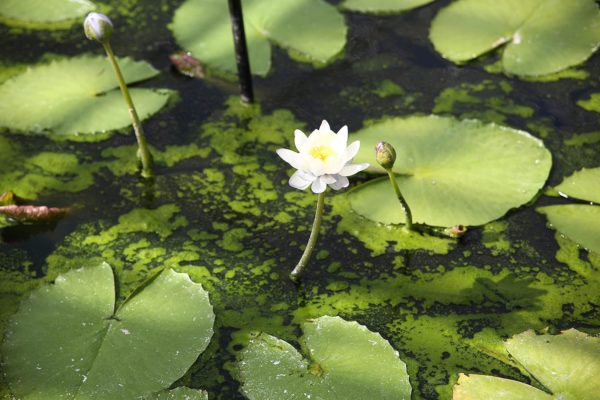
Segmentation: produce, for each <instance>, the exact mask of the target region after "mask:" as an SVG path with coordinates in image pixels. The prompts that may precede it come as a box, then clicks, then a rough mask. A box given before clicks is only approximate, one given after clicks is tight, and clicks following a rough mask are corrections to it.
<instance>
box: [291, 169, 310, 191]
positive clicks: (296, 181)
mask: <svg viewBox="0 0 600 400" xmlns="http://www.w3.org/2000/svg"><path fill="white" fill-rule="evenodd" d="M315 179H316V177H315V176H313V175H311V174H307V173H306V172H304V171H296V172H294V175H292V176H291V177H290V181H289V184H290V186H291V187H293V188H296V189H300V190H304V189H306V188H307V187H308V186H309V185H310V184H311V183H312V182H313V181H314V180H315Z"/></svg>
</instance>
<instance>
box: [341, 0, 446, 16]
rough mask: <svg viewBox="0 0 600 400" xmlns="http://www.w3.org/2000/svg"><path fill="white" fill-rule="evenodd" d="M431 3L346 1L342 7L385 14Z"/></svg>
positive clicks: (418, 0) (424, 0)
mask: <svg viewBox="0 0 600 400" xmlns="http://www.w3.org/2000/svg"><path fill="white" fill-rule="evenodd" d="M432 1H434V0H346V1H344V2H343V3H342V7H343V8H345V9H347V10H352V11H358V12H364V13H375V14H387V13H394V12H400V11H406V10H411V9H413V8H417V7H421V6H424V5H425V4H429V3H431V2H432Z"/></svg>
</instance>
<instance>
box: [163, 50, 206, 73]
mask: <svg viewBox="0 0 600 400" xmlns="http://www.w3.org/2000/svg"><path fill="white" fill-rule="evenodd" d="M169 60H170V61H171V64H173V66H174V67H175V69H177V71H178V72H179V73H180V74H182V75H185V76H189V77H190V78H199V79H202V78H204V76H205V73H204V67H203V66H202V63H201V62H200V61H199V60H197V59H195V58H194V56H192V54H191V53H189V52H187V51H178V52H176V53H173V54H171V55H170V56H169Z"/></svg>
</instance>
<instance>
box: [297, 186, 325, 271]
mask: <svg viewBox="0 0 600 400" xmlns="http://www.w3.org/2000/svg"><path fill="white" fill-rule="evenodd" d="M324 209H325V192H321V193H319V196H318V198H317V210H316V211H315V220H314V221H313V226H312V229H311V231H310V236H309V238H308V243H307V244H306V248H305V249H304V253H302V257H300V261H298V264H296V267H294V269H293V270H292V272H291V273H290V279H291V280H293V281H294V282H297V281H298V280H299V279H300V276H301V275H302V273H303V272H304V268H305V267H306V265H307V264H308V260H310V256H311V254H312V252H313V250H314V249H315V245H316V243H317V238H318V236H319V229H320V228H321V220H322V219H323V210H324Z"/></svg>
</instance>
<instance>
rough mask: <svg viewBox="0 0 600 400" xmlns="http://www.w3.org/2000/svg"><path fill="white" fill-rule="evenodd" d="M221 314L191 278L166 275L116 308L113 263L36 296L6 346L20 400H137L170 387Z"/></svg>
mask: <svg viewBox="0 0 600 400" xmlns="http://www.w3.org/2000/svg"><path fill="white" fill-rule="evenodd" d="M213 322H214V314H213V311H212V306H211V305H210V303H209V300H208V294H207V293H206V292H205V291H204V290H203V289H202V286H201V285H199V284H196V283H194V282H192V281H191V280H190V278H189V277H188V276H187V275H186V274H180V273H176V272H174V271H172V270H166V271H164V272H162V273H161V274H160V275H159V276H158V277H157V278H156V279H154V280H153V281H152V282H151V283H149V284H148V286H146V287H145V288H143V290H141V291H139V292H137V293H135V294H134V295H133V296H132V297H130V298H129V299H127V301H126V302H125V303H124V304H122V305H121V306H119V307H118V308H117V310H116V311H115V283H114V277H113V273H112V269H111V268H110V266H109V265H108V264H106V263H102V264H100V265H98V266H94V267H86V268H81V269H78V270H72V271H70V272H68V273H66V274H64V275H61V276H59V277H58V278H56V281H55V283H54V284H53V285H49V286H44V287H41V288H39V289H37V290H36V291H34V292H33V293H32V294H31V297H30V298H29V299H28V300H26V301H25V302H24V303H23V304H22V305H21V307H20V309H19V311H18V313H17V314H16V315H15V316H14V317H13V318H12V320H11V322H10V323H9V326H8V328H7V331H6V332H7V333H6V339H5V342H4V344H3V346H2V353H3V356H4V366H5V369H6V375H7V378H8V382H9V384H10V387H11V390H12V391H13V393H14V394H15V395H16V396H17V398H19V399H24V400H25V399H26V400H33V399H40V400H41V399H111V400H113V399H114V400H118V399H123V400H125V399H126V400H130V399H134V398H139V397H141V396H146V395H150V394H152V393H154V392H158V391H160V390H162V389H165V388H167V387H169V386H170V385H171V384H172V383H173V382H174V381H175V380H176V379H178V378H180V377H181V376H182V375H183V374H184V373H185V372H186V371H187V369H188V368H189V367H190V366H191V365H192V364H193V362H194V361H195V360H196V358H197V357H198V355H199V354H200V353H201V352H202V351H204V349H205V348H206V346H207V345H208V342H209V341H210V338H211V336H212V333H213V330H212V327H213Z"/></svg>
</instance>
